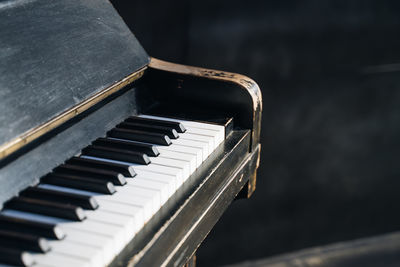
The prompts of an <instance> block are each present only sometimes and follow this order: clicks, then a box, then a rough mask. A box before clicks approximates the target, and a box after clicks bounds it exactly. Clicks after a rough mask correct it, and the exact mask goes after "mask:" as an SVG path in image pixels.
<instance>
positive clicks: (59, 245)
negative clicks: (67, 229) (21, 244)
mask: <svg viewBox="0 0 400 267" xmlns="http://www.w3.org/2000/svg"><path fill="white" fill-rule="evenodd" d="M48 243H49V245H50V246H51V251H49V252H47V253H46V254H47V255H51V254H53V253H57V254H58V253H60V254H64V255H67V256H68V257H71V258H76V259H82V260H84V261H86V262H89V263H90V265H91V266H93V267H94V266H104V265H105V264H107V263H105V262H104V261H103V256H102V255H101V249H96V248H95V247H91V246H88V245H82V244H79V243H76V242H70V241H68V240H61V241H48ZM47 255H46V256H47Z"/></svg>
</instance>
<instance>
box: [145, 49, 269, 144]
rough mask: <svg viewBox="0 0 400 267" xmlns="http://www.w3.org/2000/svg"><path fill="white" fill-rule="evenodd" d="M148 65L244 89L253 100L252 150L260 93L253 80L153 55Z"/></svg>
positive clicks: (256, 135)
mask: <svg viewBox="0 0 400 267" xmlns="http://www.w3.org/2000/svg"><path fill="white" fill-rule="evenodd" d="M148 66H149V68H153V69H157V70H162V71H166V72H172V73H178V74H182V75H191V76H197V77H203V78H207V79H213V80H219V81H225V82H230V83H234V84H236V85H238V86H240V87H241V88H243V89H244V90H246V91H247V92H248V94H249V95H250V96H251V99H252V102H253V129H252V141H251V143H252V150H253V149H255V148H256V146H257V145H258V143H259V142H260V131H261V113H262V94H261V90H260V87H259V86H258V85H257V83H256V82H255V81H254V80H252V79H251V78H249V77H247V76H245V75H242V74H237V73H232V72H226V71H220V70H213V69H206V68H200V67H193V66H187V65H182V64H176V63H171V62H167V61H163V60H160V59H156V58H153V57H150V64H149V65H148Z"/></svg>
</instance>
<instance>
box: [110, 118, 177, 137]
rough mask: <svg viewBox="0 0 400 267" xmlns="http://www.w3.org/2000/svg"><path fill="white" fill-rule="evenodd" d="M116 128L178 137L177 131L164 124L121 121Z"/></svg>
mask: <svg viewBox="0 0 400 267" xmlns="http://www.w3.org/2000/svg"><path fill="white" fill-rule="evenodd" d="M116 128H121V129H131V130H138V131H146V132H147V131H148V132H153V133H160V134H165V135H167V136H168V137H169V138H171V139H177V138H178V137H179V135H178V132H177V131H176V130H175V129H174V128H171V127H165V126H158V125H149V124H147V125H146V124H143V123H136V122H122V123H120V124H118V125H117V127H116Z"/></svg>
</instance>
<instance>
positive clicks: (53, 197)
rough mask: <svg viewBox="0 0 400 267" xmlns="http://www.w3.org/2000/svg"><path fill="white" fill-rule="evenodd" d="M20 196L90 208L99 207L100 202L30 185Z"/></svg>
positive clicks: (87, 197)
mask: <svg viewBox="0 0 400 267" xmlns="http://www.w3.org/2000/svg"><path fill="white" fill-rule="evenodd" d="M20 196H25V197H30V198H35V199H42V200H47V201H52V202H57V203H63V204H70V205H74V206H79V207H82V208H84V209H89V210H95V209H97V208H98V207H99V204H98V203H97V202H96V200H95V199H94V198H92V197H89V196H82V195H76V194H72V193H66V192H60V191H54V190H49V189H44V188H38V187H29V188H28V189H26V190H24V191H22V192H21V193H20Z"/></svg>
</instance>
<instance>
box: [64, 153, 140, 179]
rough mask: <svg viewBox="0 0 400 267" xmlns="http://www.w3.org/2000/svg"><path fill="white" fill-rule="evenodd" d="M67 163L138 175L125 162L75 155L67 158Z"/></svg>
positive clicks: (128, 175)
mask: <svg viewBox="0 0 400 267" xmlns="http://www.w3.org/2000/svg"><path fill="white" fill-rule="evenodd" d="M66 163H68V164H71V165H76V166H87V167H90V168H98V169H102V170H110V171H114V172H118V173H121V174H122V175H124V176H126V177H134V176H135V175H136V173H135V171H134V170H133V168H131V167H129V166H127V165H123V164H116V163H111V162H104V161H98V160H93V159H85V158H79V157H73V158H71V159H69V160H67V162H66Z"/></svg>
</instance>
